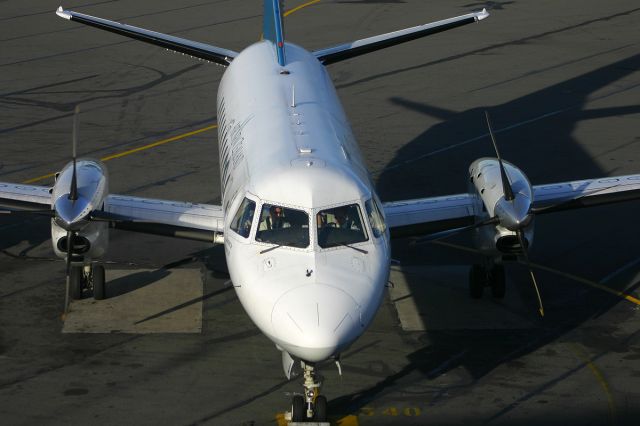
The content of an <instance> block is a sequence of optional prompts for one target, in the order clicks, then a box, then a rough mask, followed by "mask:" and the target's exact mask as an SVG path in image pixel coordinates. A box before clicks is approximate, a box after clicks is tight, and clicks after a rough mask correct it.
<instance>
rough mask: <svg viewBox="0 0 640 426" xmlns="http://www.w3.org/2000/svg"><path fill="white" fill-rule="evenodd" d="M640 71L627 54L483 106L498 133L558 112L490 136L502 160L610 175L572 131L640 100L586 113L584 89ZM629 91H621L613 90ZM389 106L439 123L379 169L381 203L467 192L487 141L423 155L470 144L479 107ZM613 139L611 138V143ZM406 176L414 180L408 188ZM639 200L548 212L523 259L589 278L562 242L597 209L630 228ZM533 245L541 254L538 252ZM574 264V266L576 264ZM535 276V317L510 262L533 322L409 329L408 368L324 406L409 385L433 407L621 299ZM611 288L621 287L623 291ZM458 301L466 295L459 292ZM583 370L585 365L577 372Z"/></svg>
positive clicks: (541, 173) (402, 255)
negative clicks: (457, 373)
mask: <svg viewBox="0 0 640 426" xmlns="http://www.w3.org/2000/svg"><path fill="white" fill-rule="evenodd" d="M639 68H640V55H634V56H631V57H628V58H626V59H623V60H621V61H618V62H615V63H612V64H610V65H607V66H604V67H602V68H599V69H596V70H594V71H591V72H588V73H586V74H583V75H581V76H578V77H575V78H572V79H569V80H566V81H564V82H561V83H558V84H555V85H553V86H550V87H547V88H545V89H543V90H540V91H537V92H534V93H531V94H529V95H526V96H523V97H521V98H518V99H516V100H514V101H511V102H508V103H505V104H502V105H497V106H493V107H490V108H487V109H489V111H490V112H491V116H492V118H493V119H494V126H495V127H496V128H497V129H502V128H503V127H507V126H509V125H510V124H512V123H522V122H525V121H527V120H531V119H533V118H536V117H541V116H543V115H545V114H549V113H550V112H553V111H557V113H555V114H550V115H547V116H546V118H545V119H544V120H540V121H535V122H532V123H530V124H527V125H524V126H522V127H516V128H512V129H510V130H509V131H503V132H500V133H499V134H498V135H497V138H498V143H499V144H500V150H501V154H502V156H503V157H504V158H505V159H507V160H509V161H511V162H513V163H515V164H516V165H518V166H520V167H522V168H523V170H524V171H525V173H527V174H528V175H529V177H530V179H531V181H532V183H533V184H540V183H547V182H549V180H550V177H549V176H548V175H545V172H547V171H548V170H552V171H553V176H552V177H551V178H552V179H553V181H562V180H575V179H579V178H589V177H598V176H607V174H608V173H610V172H609V171H606V170H602V169H601V168H600V167H598V165H597V164H596V163H595V162H594V160H593V159H592V158H591V157H590V156H589V154H588V153H587V152H585V151H584V150H583V149H582V148H581V147H580V145H579V144H578V143H577V142H576V141H575V140H574V138H573V136H572V135H573V131H574V129H575V128H576V125H577V123H578V122H579V121H581V120H585V119H589V118H596V117H598V118H606V117H611V116H619V115H623V114H637V113H639V112H640V106H632V107H624V108H605V109H595V110H594V109H590V110H588V111H585V110H584V105H585V102H586V100H587V98H589V99H590V100H591V101H592V100H593V95H592V94H594V93H595V92H597V91H601V89H603V88H605V87H607V86H613V85H614V83H616V82H618V81H619V80H621V79H622V78H624V77H625V76H627V75H629V74H631V73H632V72H635V71H636V70H637V69H639ZM635 87H636V86H627V87H622V88H620V87H619V88H618V89H617V91H616V92H615V93H620V92H621V91H624V90H630V89H633V88H635ZM393 102H395V103H397V104H399V105H403V106H405V107H407V108H409V109H412V110H414V111H419V112H422V113H424V114H426V115H431V116H435V117H436V118H438V119H441V120H442V123H439V124H437V125H436V126H433V127H431V128H429V129H427V130H425V132H424V133H422V134H421V135H420V136H418V137H416V138H415V139H414V140H412V141H410V142H409V143H408V144H407V145H406V146H404V147H403V148H402V149H400V150H399V151H398V152H397V155H396V157H395V158H394V159H393V160H392V161H391V162H390V163H389V164H388V165H387V167H386V168H385V169H384V170H383V171H382V172H381V173H380V174H379V178H378V181H377V189H378V193H379V194H380V196H381V198H382V199H384V200H389V199H390V196H392V197H393V198H394V199H406V198H419V197H425V196H432V195H441V194H447V193H459V192H464V191H465V190H466V188H465V186H463V185H466V182H465V179H466V173H467V167H468V165H469V164H470V163H471V162H472V161H473V160H474V159H476V158H479V157H482V156H493V155H494V154H493V150H492V147H491V144H490V141H489V139H488V138H482V139H477V140H474V141H473V142H472V143H468V144H466V145H464V146H460V147H458V148H455V149H452V150H448V151H446V150H445V151H444V152H441V153H438V154H436V155H435V156H430V155H429V153H430V152H432V151H436V150H438V149H441V148H445V147H447V145H449V144H452V143H457V142H459V141H465V140H471V139H474V138H476V137H477V136H478V135H483V134H485V133H486V132H487V130H486V127H485V126H486V125H485V123H484V122H483V109H484V108H474V109H470V110H466V111H462V112H454V111H446V110H443V109H440V108H438V107H434V106H430V105H427V104H421V103H417V102H412V101H409V100H405V99H399V98H395V99H393ZM452 141H453V142H452ZM611 143H612V144H616V141H611ZM416 159H418V160H417V161H416ZM567 164H570V167H567V166H566V165H567ZM638 171H640V170H638ZM406 182H420V183H421V184H418V185H416V184H412V185H406ZM638 205H639V204H638V202H633V203H632V204H631V207H630V208H627V209H620V208H619V206H609V207H605V208H601V209H591V211H589V210H583V211H580V212H572V213H570V215H571V216H570V217H569V216H561V217H560V218H557V219H554V218H553V217H551V216H550V217H549V218H546V217H545V218H544V220H540V219H539V220H538V223H537V225H536V230H537V233H536V237H537V240H536V244H534V247H533V252H532V255H531V257H532V261H533V262H537V263H541V264H545V263H547V262H548V263H551V264H553V263H554V261H555V263H558V259H557V258H558V257H561V256H562V257H563V259H566V260H567V261H569V262H570V261H573V263H574V265H573V266H572V267H573V268H574V269H578V270H581V275H582V276H587V277H588V276H590V272H591V273H592V274H593V271H592V270H591V269H590V265H589V264H588V262H589V261H588V260H586V259H584V258H583V259H572V256H571V253H570V252H571V251H572V247H569V248H567V245H571V241H572V240H579V239H580V236H581V234H584V233H585V231H589V232H590V227H594V228H595V227H605V228H606V227H607V226H609V227H611V226H614V225H612V224H607V223H606V222H607V221H606V217H604V216H603V213H610V212H615V222H617V223H622V224H624V223H627V224H631V225H632V226H637V220H634V217H635V214H634V212H633V211H634V208H633V206H636V207H637V206H638ZM635 211H637V208H636V209H635ZM563 215H564V214H563ZM568 218H569V219H568ZM567 220H569V221H570V223H571V224H572V226H570V227H569V228H570V229H567V230H565V229H564V227H560V228H558V225H554V221H557V222H564V226H565V227H566V224H567ZM545 227H549V228H550V229H547V231H546V232H545V231H542V230H543V228H545ZM551 231H553V232H551ZM636 231H637V230H636ZM607 236H608V235H607V233H606V232H605V233H604V235H602V234H601V235H600V237H595V238H600V239H599V241H595V242H591V244H593V245H594V253H591V255H592V256H602V254H603V253H598V252H597V251H595V250H597V249H598V242H599V243H603V246H602V247H608V248H602V250H610V248H611V247H613V246H612V244H614V246H615V243H616V242H613V243H612V242H611V241H609V242H608V244H607V245H605V243H606V242H607ZM583 238H584V236H583ZM559 239H560V241H558V240H559ZM453 241H462V244H463V245H468V243H466V242H465V237H456V239H454V240H453ZM621 244H625V243H624V242H622V243H621ZM536 247H537V249H538V250H536ZM541 248H542V249H543V250H540V249H541ZM573 248H575V246H574V247H573ZM394 250H396V251H395V252H394V257H395V258H398V259H400V260H401V262H402V263H403V264H404V263H407V264H423V265H424V264H427V265H428V264H433V265H437V264H450V265H452V264H460V263H463V264H470V263H471V262H473V260H474V256H473V255H470V254H468V253H464V252H459V251H456V250H452V249H447V248H443V247H438V246H433V245H431V246H428V245H427V246H419V247H415V248H409V247H407V244H406V242H402V241H399V242H396V243H394ZM543 251H544V252H543ZM563 251H566V253H565V252H563ZM632 255H633V253H632ZM636 255H637V253H636ZM479 260H480V259H479V258H478V259H476V261H479ZM612 262H614V263H612ZM612 262H610V263H609V265H612V266H611V268H616V267H617V266H619V263H615V259H613V260H612ZM576 265H579V266H577V267H576ZM560 268H562V266H560ZM536 273H537V275H538V281H539V283H540V284H541V291H542V293H543V298H544V302H545V306H546V308H547V310H546V317H545V319H544V320H537V319H536V307H535V296H534V295H533V290H531V288H530V287H531V285H530V282H529V281H528V280H529V278H528V275H527V274H526V270H525V269H524V267H522V266H520V265H515V264H509V265H507V292H509V291H517V292H518V293H519V297H520V298H522V301H523V303H524V306H525V307H526V308H530V309H529V310H528V312H521V313H520V315H522V316H523V317H524V318H526V319H528V320H529V321H532V322H533V324H534V325H533V327H528V328H527V329H509V330H505V329H480V330H478V329H473V328H474V327H469V329H465V328H464V327H460V328H458V329H452V330H428V331H427V332H426V333H422V334H421V335H420V336H419V337H416V333H414V334H413V335H412V334H411V333H406V334H407V335H406V336H405V337H406V338H407V339H409V340H411V339H416V338H417V339H418V341H417V342H414V343H415V344H416V346H422V347H420V348H419V349H418V350H416V351H415V352H413V353H411V354H409V355H408V356H407V358H408V364H407V365H406V366H405V367H404V368H402V369H401V370H400V371H397V372H395V373H394V374H390V375H389V376H387V377H385V378H383V379H382V380H380V381H379V382H378V383H376V384H375V385H374V386H372V387H370V388H367V389H363V390H362V391H359V392H356V393H353V394H349V395H345V396H342V397H340V398H337V399H334V400H333V401H331V402H330V409H331V411H332V412H336V413H343V414H345V415H346V414H349V413H354V412H358V411H359V409H360V408H362V407H363V406H366V405H367V404H370V403H371V402H372V401H375V399H377V398H378V397H380V396H382V395H383V394H385V393H389V392H398V391H402V390H403V389H407V388H411V390H412V394H416V392H414V391H415V388H414V386H416V385H417V386H419V387H420V388H421V389H423V391H424V394H425V400H429V401H431V403H434V402H435V401H437V400H438V398H439V397H440V395H441V394H442V393H444V392H448V391H450V390H452V389H455V388H465V387H471V386H473V385H474V384H475V383H476V382H477V381H478V380H479V379H480V378H482V377H483V376H485V375H486V374H487V373H489V372H491V371H492V370H494V369H495V368H496V367H498V366H500V365H501V364H504V363H508V362H512V363H513V362H514V361H515V360H516V359H517V358H519V357H521V356H523V355H526V354H528V353H530V352H533V351H535V350H536V349H538V348H541V347H543V346H545V345H546V344H547V343H550V342H552V341H554V340H556V339H557V338H559V337H560V336H562V335H563V334H565V333H567V332H568V331H570V330H572V329H574V328H576V327H578V326H579V325H581V324H582V323H584V322H585V321H587V320H589V319H591V318H595V317H597V316H600V315H601V314H603V313H605V312H607V311H608V310H610V308H611V307H613V306H614V305H616V304H618V303H627V302H621V299H620V298H619V297H617V296H614V295H610V294H608V293H604V292H602V291H601V290H597V289H590V288H589V287H585V286H583V285H581V284H576V283H575V282H573V281H571V280H569V279H567V278H558V277H557V276H555V275H551V274H549V273H541V272H539V271H537V272H536ZM406 278H407V281H408V285H409V287H410V291H411V293H414V292H415V293H419V292H418V291H415V289H417V288H419V287H421V286H425V285H429V283H428V282H425V280H424V279H423V278H422V279H421V278H420V276H417V275H407V277H406ZM613 284H614V283H611V285H613ZM614 288H615V287H614ZM615 289H616V290H623V288H615ZM585 290H588V291H585ZM461 297H468V296H467V295H466V294H465V295H462V296H461ZM487 299H490V296H488V297H487V296H486V295H485V298H484V299H483V300H478V301H476V302H478V303H489V302H488V301H487ZM415 303H416V304H417V305H418V309H419V310H421V311H424V312H429V311H430V309H431V308H433V309H436V307H437V305H439V304H442V303H449V304H451V307H452V309H455V307H456V302H455V301H451V300H449V301H442V300H430V299H428V298H423V299H418V300H415ZM487 306H488V305H487ZM460 315H462V316H464V315H465V312H464V311H460ZM620 319H621V320H624V319H623V318H620ZM470 325H471V324H470ZM615 330H616V327H615V324H611V333H614V332H615ZM595 340H597V339H595ZM628 340H629V338H627V339H625V340H623V341H618V342H616V344H618V345H622V346H625V345H626V343H625V342H626V341H628ZM612 342H613V340H612V339H611V340H609V341H594V342H590V345H592V346H591V348H590V349H591V350H592V351H593V352H594V353H597V354H602V353H604V352H606V351H608V350H610V347H611V344H612ZM597 356H598V355H596V358H597ZM516 363H517V361H516ZM458 367H464V369H465V370H466V371H467V374H468V375H469V377H468V380H467V381H466V382H464V383H459V384H456V385H451V386H446V387H444V388H443V387H442V386H436V385H435V384H434V385H430V381H431V380H433V379H435V378H437V377H438V376H440V375H442V374H443V373H447V372H449V371H452V370H453V369H456V368H458ZM583 367H584V364H583V365H579V366H578V367H576V368H577V369H578V368H583ZM347 368H348V367H347ZM573 372H574V371H569V372H567V373H565V374H564V375H562V376H560V377H556V378H552V379H550V380H549V382H548V383H547V384H545V385H542V386H541V387H540V388H539V389H537V390H536V391H535V393H538V392H542V391H544V390H545V389H546V388H547V387H549V386H551V385H553V384H554V383H555V382H556V381H559V380H562V379H563V378H564V377H566V376H567V375H570V374H573ZM418 393H419V392H418ZM531 396H533V394H532V395H527V396H525V397H523V398H525V399H527V398H530V397H531ZM512 408H513V407H511V406H508V407H507V408H505V409H504V410H502V411H501V412H498V413H496V414H495V415H494V416H493V417H491V418H488V419H484V421H491V420H493V419H494V418H497V417H500V416H502V415H503V414H505V413H506V412H508V411H510V409H512ZM588 412H589V410H585V411H584V413H585V416H588V415H589V413H588ZM479 420H480V421H482V420H481V419H479Z"/></svg>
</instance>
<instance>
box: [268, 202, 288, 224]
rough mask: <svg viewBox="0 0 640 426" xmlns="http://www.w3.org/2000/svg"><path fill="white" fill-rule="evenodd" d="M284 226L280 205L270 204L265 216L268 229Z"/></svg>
mask: <svg viewBox="0 0 640 426" xmlns="http://www.w3.org/2000/svg"><path fill="white" fill-rule="evenodd" d="M284 227H285V218H284V212H283V210H282V207H280V206H271V208H270V209H269V217H267V228H268V229H280V228H284Z"/></svg>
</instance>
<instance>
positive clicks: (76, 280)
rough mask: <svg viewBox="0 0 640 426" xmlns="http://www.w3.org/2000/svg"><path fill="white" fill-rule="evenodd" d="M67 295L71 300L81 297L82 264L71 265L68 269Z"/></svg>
mask: <svg viewBox="0 0 640 426" xmlns="http://www.w3.org/2000/svg"><path fill="white" fill-rule="evenodd" d="M69 296H70V297H71V299H73V300H79V299H80V298H82V266H72V267H71V269H70V270H69Z"/></svg>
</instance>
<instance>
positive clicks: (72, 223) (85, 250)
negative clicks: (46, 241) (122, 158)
mask: <svg viewBox="0 0 640 426" xmlns="http://www.w3.org/2000/svg"><path fill="white" fill-rule="evenodd" d="M73 174H74V167H73V162H71V163H69V164H67V165H66V166H65V167H64V168H63V169H62V171H61V172H60V173H59V174H58V176H57V178H56V182H55V184H54V186H53V189H52V191H51V202H52V206H53V209H54V210H55V217H54V218H53V219H51V242H52V245H53V251H54V252H55V254H56V255H57V256H58V257H61V258H66V256H67V249H68V241H67V235H68V232H69V231H72V232H73V238H72V240H73V247H72V249H71V253H72V259H73V260H74V261H81V260H82V261H85V262H90V261H91V260H94V259H99V258H100V257H102V256H104V254H105V253H106V251H107V248H108V246H109V225H108V223H106V222H97V221H96V222H93V221H90V220H89V214H90V213H91V212H92V211H94V210H99V209H101V208H103V206H104V200H105V198H106V196H107V195H108V192H109V187H108V175H107V170H106V168H105V167H104V165H103V164H102V163H101V162H99V161H94V160H86V159H83V160H78V161H77V162H76V167H75V174H76V184H77V194H76V198H75V199H70V197H69V194H70V192H71V187H72V181H73Z"/></svg>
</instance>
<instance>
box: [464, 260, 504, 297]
mask: <svg viewBox="0 0 640 426" xmlns="http://www.w3.org/2000/svg"><path fill="white" fill-rule="evenodd" d="M485 287H491V295H492V296H493V297H495V298H496V299H502V298H504V295H505V292H506V285H505V275H504V266H503V265H502V264H492V265H491V266H490V267H488V268H487V267H485V266H483V265H477V264H476V265H473V266H471V269H470V270H469V295H470V296H471V298H472V299H480V298H481V297H482V293H483V292H484V288H485Z"/></svg>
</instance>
